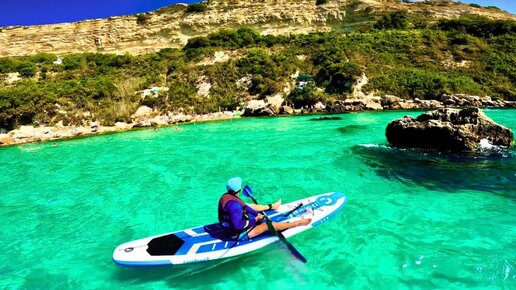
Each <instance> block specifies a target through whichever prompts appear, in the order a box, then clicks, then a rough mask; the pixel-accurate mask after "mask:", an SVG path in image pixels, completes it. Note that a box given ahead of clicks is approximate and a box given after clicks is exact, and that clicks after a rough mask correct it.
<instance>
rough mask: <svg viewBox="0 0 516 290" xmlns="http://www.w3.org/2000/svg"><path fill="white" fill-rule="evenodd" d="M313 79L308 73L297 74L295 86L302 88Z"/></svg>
mask: <svg viewBox="0 0 516 290" xmlns="http://www.w3.org/2000/svg"><path fill="white" fill-rule="evenodd" d="M313 82H314V80H313V78H312V76H311V75H309V74H299V76H298V77H297V80H296V87H297V88H298V89H303V88H304V87H306V85H308V84H309V83H313Z"/></svg>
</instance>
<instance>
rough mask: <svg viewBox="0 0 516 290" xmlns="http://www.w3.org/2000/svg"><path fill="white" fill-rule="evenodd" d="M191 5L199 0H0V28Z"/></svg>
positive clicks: (72, 20) (105, 16)
mask: <svg viewBox="0 0 516 290" xmlns="http://www.w3.org/2000/svg"><path fill="white" fill-rule="evenodd" d="M193 2H200V0H197V1H193V0H182V1H177V0H175V1H174V0H0V27H2V26H10V25H35V24H52V23H62V22H74V21H79V20H84V19H95V18H107V17H109V16H118V15H130V14H136V13H141V12H147V11H152V10H156V9H158V8H161V7H165V6H169V5H172V4H175V3H193Z"/></svg>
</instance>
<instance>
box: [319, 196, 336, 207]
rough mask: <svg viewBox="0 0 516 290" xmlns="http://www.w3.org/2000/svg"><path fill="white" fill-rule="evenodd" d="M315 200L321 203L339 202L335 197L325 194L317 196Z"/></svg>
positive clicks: (331, 203)
mask: <svg viewBox="0 0 516 290" xmlns="http://www.w3.org/2000/svg"><path fill="white" fill-rule="evenodd" d="M315 202H316V203H318V204H320V205H334V204H336V203H337V200H336V199H333V198H332V197H331V196H328V195H325V196H320V197H319V198H317V200H316V201H315Z"/></svg>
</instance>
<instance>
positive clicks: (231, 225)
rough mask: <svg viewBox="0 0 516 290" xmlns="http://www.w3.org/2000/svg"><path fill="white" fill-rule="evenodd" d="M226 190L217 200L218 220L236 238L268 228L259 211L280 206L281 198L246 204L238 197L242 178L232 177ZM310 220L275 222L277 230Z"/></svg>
mask: <svg viewBox="0 0 516 290" xmlns="http://www.w3.org/2000/svg"><path fill="white" fill-rule="evenodd" d="M226 189H227V192H226V193H224V194H223V195H222V196H221V198H220V200H219V207H218V215H219V222H220V224H221V225H222V227H223V228H225V229H226V230H227V231H228V233H229V234H230V235H231V238H233V239H237V240H247V239H250V238H253V237H256V236H258V235H260V234H262V233H264V232H265V231H267V230H268V228H267V224H266V223H262V221H263V219H264V218H265V216H264V215H263V214H261V213H260V211H264V210H270V209H278V208H279V207H280V206H281V199H280V200H278V201H277V202H275V203H273V204H268V205H261V204H246V203H245V202H243V201H242V200H241V199H240V198H239V194H240V191H241V190H242V179H241V178H240V177H233V178H231V179H229V180H228V182H227V183H226ZM311 221H312V220H311V219H303V220H298V221H295V222H291V223H288V222H281V223H275V222H273V223H272V224H273V225H274V228H275V229H276V230H277V231H283V230H286V229H289V228H293V227H297V226H301V225H308V224H309V223H310V222H311Z"/></svg>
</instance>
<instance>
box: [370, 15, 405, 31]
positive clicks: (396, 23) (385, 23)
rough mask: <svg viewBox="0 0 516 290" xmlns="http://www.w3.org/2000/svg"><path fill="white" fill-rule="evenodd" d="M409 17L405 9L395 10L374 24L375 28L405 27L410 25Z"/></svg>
mask: <svg viewBox="0 0 516 290" xmlns="http://www.w3.org/2000/svg"><path fill="white" fill-rule="evenodd" d="M408 24H409V22H408V17H407V12H405V11H395V12H393V13H390V14H385V15H383V16H382V17H381V18H380V19H379V20H378V21H377V22H376V23H375V25H374V28H375V29H378V30H380V29H405V28H407V27H408Z"/></svg>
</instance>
